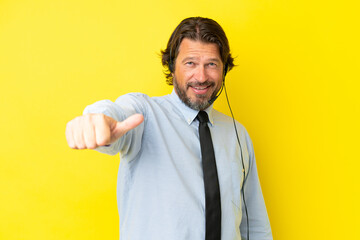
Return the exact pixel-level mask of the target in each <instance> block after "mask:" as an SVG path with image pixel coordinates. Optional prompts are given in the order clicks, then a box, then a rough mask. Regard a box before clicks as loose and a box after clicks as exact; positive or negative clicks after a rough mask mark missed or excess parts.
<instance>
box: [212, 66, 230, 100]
mask: <svg viewBox="0 0 360 240" xmlns="http://www.w3.org/2000/svg"><path fill="white" fill-rule="evenodd" d="M227 71H228V65H227V64H225V66H224V73H223V74H224V75H223V81H222V85H221V89H220V92H219V94H217V95H216V96H215V97H213V98H212V99H210V100H209V101H208V103H209V105H211V104H213V103H214V102H215V100H216V99H217V98H218V97H219V96H220V94H221V92H222V90H223V88H224V85H225V76H226V74H227Z"/></svg>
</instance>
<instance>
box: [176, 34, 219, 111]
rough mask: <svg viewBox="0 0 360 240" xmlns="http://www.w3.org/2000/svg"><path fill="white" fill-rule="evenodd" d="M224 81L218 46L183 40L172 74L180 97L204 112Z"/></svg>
mask: <svg viewBox="0 0 360 240" xmlns="http://www.w3.org/2000/svg"><path fill="white" fill-rule="evenodd" d="M222 80H223V63H222V61H221V58H220V53H219V48H218V46H217V45H216V44H215V43H204V42H201V41H193V40H190V39H187V38H185V39H183V40H182V42H181V44H180V47H179V54H178V56H177V58H176V62H175V71H174V73H173V84H174V88H175V92H176V93H177V95H178V96H179V98H180V99H181V100H182V101H183V102H184V103H185V104H186V105H187V106H188V107H190V108H192V109H195V110H204V109H205V108H207V107H208V106H209V105H210V104H209V100H210V99H212V98H213V97H215V96H216V94H217V92H218V91H219V90H220V88H221V85H222Z"/></svg>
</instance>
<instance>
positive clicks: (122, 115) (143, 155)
mask: <svg viewBox="0 0 360 240" xmlns="http://www.w3.org/2000/svg"><path fill="white" fill-rule="evenodd" d="M206 112H207V113H208V115H209V119H210V123H209V128H210V132H211V136H212V140H213V144H214V152H215V158H216V165H217V169H218V176H219V185H220V194H221V209H222V224H221V229H222V233H221V239H223V240H240V239H246V235H247V226H246V214H245V211H244V207H243V199H242V196H241V188H242V187H244V190H245V200H246V204H247V209H248V213H249V222H250V224H249V229H250V239H251V240H265V239H266V240H269V239H272V233H271V228H270V222H269V219H268V216H267V212H266V207H265V204H264V199H263V195H262V192H261V187H260V183H259V178H258V174H257V169H256V162H255V157H254V150H253V146H252V143H251V140H250V138H249V135H248V133H247V132H246V130H245V128H244V127H243V126H242V125H241V124H240V123H238V122H237V123H236V124H237V129H238V131H239V137H240V143H241V146H242V151H243V156H244V163H245V172H246V177H245V183H244V179H243V174H242V163H241V152H240V147H239V145H238V142H237V139H236V134H235V130H234V126H233V122H232V118H230V117H228V116H226V115H224V114H222V113H220V112H218V111H216V110H215V109H213V108H212V106H210V107H209V108H207V109H206ZM84 113H103V114H105V115H108V116H110V117H112V118H114V119H116V120H117V121H122V120H124V119H126V118H127V117H129V116H131V115H133V114H134V113H141V114H143V115H144V122H143V123H142V124H141V125H139V126H138V127H137V128H135V129H133V130H131V131H129V132H127V133H126V134H125V135H124V136H123V137H121V138H120V139H119V140H117V141H116V142H115V143H113V144H111V145H110V146H109V147H99V148H97V150H98V151H100V152H103V153H107V154H111V155H114V154H117V153H118V152H120V155H121V161H120V167H119V173H118V182H117V201H118V210H119V216H120V239H121V240H162V239H164V240H204V239H205V209H204V208H205V193H204V181H203V172H202V165H201V150H200V142H199V133H198V126H199V122H198V121H197V120H196V116H197V114H198V111H195V110H193V109H191V108H189V107H187V106H186V105H185V104H184V103H183V102H182V101H181V100H180V99H179V97H178V96H177V94H176V93H175V91H173V92H172V94H170V95H166V96H162V97H153V98H150V97H148V96H147V95H145V94H141V93H130V94H126V95H124V96H121V97H119V98H118V99H117V100H116V101H115V103H114V102H111V101H109V100H103V101H99V102H97V103H95V104H93V105H90V106H87V107H86V109H85V110H84ZM243 183H244V185H243Z"/></svg>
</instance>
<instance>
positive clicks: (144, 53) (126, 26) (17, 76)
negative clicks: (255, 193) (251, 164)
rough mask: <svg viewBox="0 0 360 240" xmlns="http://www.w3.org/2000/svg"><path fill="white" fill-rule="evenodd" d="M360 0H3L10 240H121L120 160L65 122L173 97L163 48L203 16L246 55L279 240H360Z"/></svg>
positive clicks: (241, 74) (3, 127)
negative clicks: (72, 145)
mask: <svg viewBox="0 0 360 240" xmlns="http://www.w3.org/2000/svg"><path fill="white" fill-rule="evenodd" d="M357 2H358V1H353V2H351V1H325V0H319V1H313V0H302V1H300V0H299V1H291V0H287V1H282V0H268V1H266V0H234V1H231V0H222V1H209V0H207V1H203V0H200V1H194V0H191V1H190V0H183V1H169V0H153V1H135V0H134V1H128V0H126V1H125V0H124V1H110V0H109V1H107V0H104V1H100V0H99V1H85V0H83V1H73V0H54V1H51V0H44V1H34V0H32V1H31V0H28V1H26V0H18V1H17V0H12V1H10V0H0V81H1V82H0V83H1V84H0V89H1V90H0V112H1V117H0V134H1V137H0V239H6V240H8V239H9V240H10V239H11V240H12V239H76V240H78V239H118V236H119V233H118V221H119V220H118V213H117V207H116V193H115V191H116V177H117V168H118V164H119V157H118V156H107V155H102V154H100V153H97V152H94V151H75V150H71V149H69V148H68V147H67V144H66V141H65V134H64V132H65V124H66V122H67V121H69V120H70V119H72V118H74V117H75V116H77V115H80V114H82V110H83V108H84V107H85V106H86V105H88V104H91V103H93V102H95V101H97V100H101V99H111V100H115V99H116V98H117V97H118V96H120V95H122V94H125V93H127V92H144V93H147V94H148V95H150V96H158V95H163V94H168V93H170V92H171V90H172V88H171V87H169V86H167V85H166V84H165V78H164V76H163V73H162V70H163V69H162V67H161V64H160V58H159V55H158V54H159V51H160V49H163V48H164V47H165V46H166V43H167V40H168V38H169V37H170V34H171V32H172V31H173V29H174V28H175V26H176V25H177V24H178V23H179V22H180V21H181V20H182V19H183V18H185V17H189V16H198V15H200V16H206V17H210V18H213V19H215V20H217V21H218V22H219V23H220V24H221V25H222V26H223V28H224V30H225V32H226V33H227V35H228V38H229V41H230V47H231V49H232V53H233V55H234V56H236V64H237V65H238V67H236V68H235V69H234V70H233V71H231V72H230V73H229V74H228V76H227V79H226V82H227V89H228V94H229V97H230V101H231V104H232V108H233V111H234V113H235V117H236V119H238V120H239V121H240V122H242V123H243V124H244V125H245V126H246V128H247V129H248V131H249V133H250V135H251V137H252V140H253V142H254V147H255V151H256V157H257V164H258V171H259V176H260V180H261V183H262V188H263V193H264V197H265V201H266V205H267V209H268V214H269V217H270V221H271V225H272V230H273V235H274V239H279V240H289V239H291V240H297V239H360V234H359V230H358V227H359V225H360V221H359V215H360V208H359V202H360V201H359V200H360V197H359V183H360V181H359V160H360V159H359V154H358V150H359V136H360V131H359V117H358V115H359V113H360V111H359V109H360V108H359V106H360V101H359V96H358V95H359V83H358V82H359V80H360V77H359V73H358V72H359V70H360V68H359V65H360V64H359V63H360V62H359V47H358V45H359V42H360V41H359V40H360V39H359V36H358V34H359V21H358V19H357V17H358V13H359V4H358V3H357ZM215 107H216V108H217V109H219V110H221V111H223V112H224V113H226V114H229V110H228V108H227V105H226V101H225V96H224V94H223V95H222V96H221V97H220V98H219V100H218V101H217V102H216V104H215Z"/></svg>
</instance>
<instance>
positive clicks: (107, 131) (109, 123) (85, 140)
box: [65, 114, 144, 149]
mask: <svg viewBox="0 0 360 240" xmlns="http://www.w3.org/2000/svg"><path fill="white" fill-rule="evenodd" d="M143 121H144V117H143V115H141V114H134V115H132V116H130V117H129V118H127V119H125V120H124V121H122V122H118V121H116V120H115V119H113V118H111V117H108V116H106V115H104V114H86V115H83V116H80V117H76V118H75V119H73V120H71V121H70V122H68V123H67V125H66V131H65V135H66V140H67V142H68V145H69V147H71V148H73V149H95V148H97V147H99V146H105V145H109V144H111V143H113V142H115V141H116V140H117V139H119V138H120V137H121V136H123V135H124V134H125V133H127V132H128V131H130V130H131V129H133V128H136V127H137V126H139V125H140V124H141V123H142V122H143Z"/></svg>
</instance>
